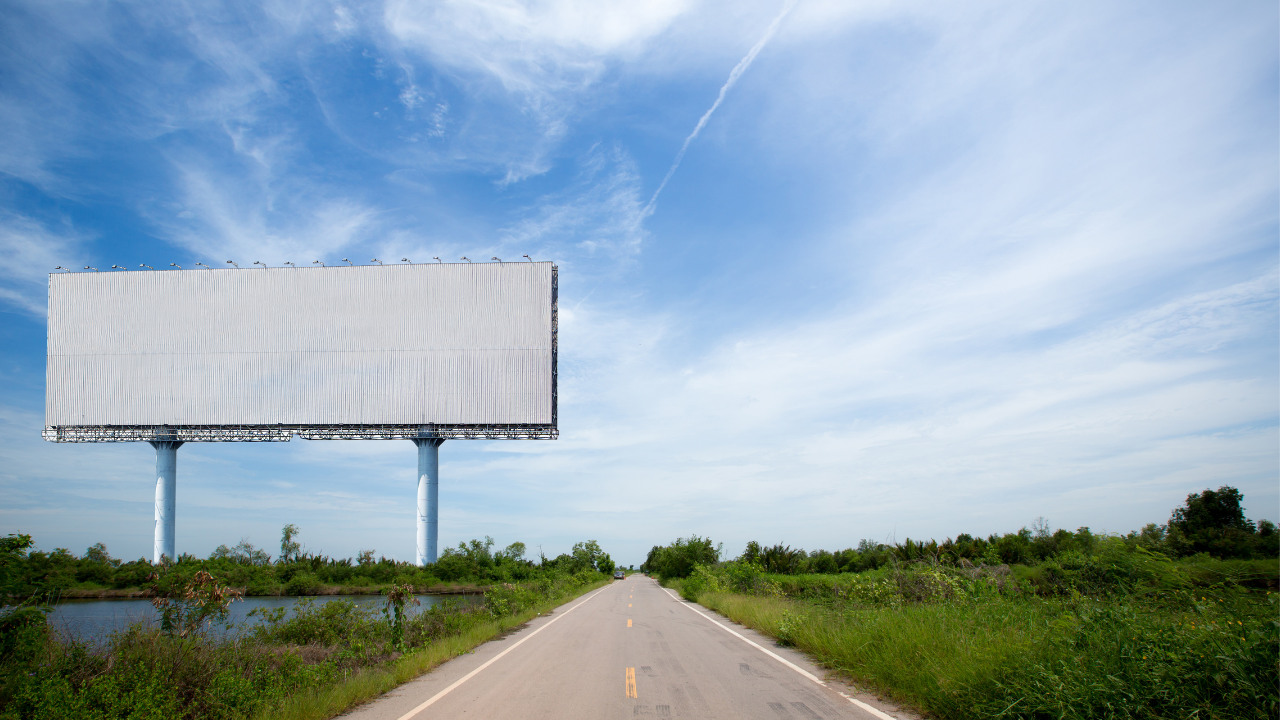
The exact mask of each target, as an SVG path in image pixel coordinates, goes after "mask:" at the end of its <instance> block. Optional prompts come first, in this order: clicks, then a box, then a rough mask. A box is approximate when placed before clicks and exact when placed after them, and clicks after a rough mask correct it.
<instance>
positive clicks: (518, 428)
mask: <svg viewBox="0 0 1280 720" xmlns="http://www.w3.org/2000/svg"><path fill="white" fill-rule="evenodd" d="M559 296H560V272H559V268H558V267H557V266H555V265H552V266H551V424H550V425H542V424H536V425H534V424H478V425H465V424H463V425H457V424H454V425H437V424H425V425H396V424H351V425H295V424H285V423H277V424H275V425H46V426H45V427H44V430H43V431H42V432H41V436H42V437H43V438H44V439H45V440H48V441H50V442H58V443H104V442H160V441H170V442H171V441H176V442H183V443H188V442H288V441H290V440H292V439H293V436H294V435H297V436H298V437H301V438H304V439H306V440H414V439H420V438H432V437H435V438H441V439H445V440H555V439H557V438H558V437H559V436H560V431H559V331H560V309H559V308H560V299H559Z"/></svg>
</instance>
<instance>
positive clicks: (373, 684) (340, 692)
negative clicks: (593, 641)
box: [255, 581, 610, 720]
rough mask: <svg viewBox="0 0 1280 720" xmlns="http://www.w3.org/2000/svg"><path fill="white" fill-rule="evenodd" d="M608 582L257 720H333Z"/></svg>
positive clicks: (309, 693)
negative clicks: (332, 718)
mask: <svg viewBox="0 0 1280 720" xmlns="http://www.w3.org/2000/svg"><path fill="white" fill-rule="evenodd" d="M609 582H610V581H598V582H595V583H591V584H589V585H586V586H582V587H581V588H579V589H577V590H576V591H575V592H573V593H572V594H570V595H565V596H560V597H557V598H555V599H554V600H550V601H544V602H542V603H539V604H538V605H536V606H534V607H532V608H529V609H526V610H523V611H520V612H519V613H518V614H516V615H514V616H507V617H502V618H499V619H497V620H492V621H489V622H485V623H482V624H480V625H477V626H475V627H472V628H469V629H467V630H466V631H464V632H462V633H461V634H459V635H453V636H450V637H446V638H443V639H441V640H439V641H437V642H435V643H432V644H431V645H429V646H427V647H425V648H423V649H422V650H419V651H418V652H414V653H410V654H408V655H406V656H404V657H402V658H400V659H399V660H397V661H396V662H394V663H392V664H390V665H388V666H385V667H378V668H372V669H367V670H363V671H361V672H358V673H355V674H353V675H351V676H349V677H347V678H344V679H343V680H341V681H339V682H335V683H332V684H329V685H325V686H323V687H319V688H314V689H309V690H304V691H302V692H298V693H295V694H293V695H291V696H289V697H287V698H285V699H284V700H282V701H281V702H279V703H277V704H275V705H273V706H271V707H269V708H266V709H264V710H263V711H261V712H259V713H258V714H257V715H256V716H255V720H326V719H327V718H331V717H335V716H337V715H339V714H341V713H343V712H345V711H346V710H348V709H350V708H352V707H354V706H356V705H359V704H361V703H364V702H368V701H369V700H372V699H374V698H376V697H378V696H379V695H382V694H383V693H385V692H387V691H388V690H391V689H392V688H394V687H396V686H398V685H401V684H403V683H405V682H408V681H410V680H413V679H414V678H416V677H418V676H420V675H423V674H424V673H427V672H429V671H431V670H432V669H433V668H435V667H437V666H438V665H440V664H441V663H444V662H446V661H448V660H450V659H452V658H454V657H457V656H458V655H462V654H463V653H466V652H469V651H471V650H472V649H474V648H475V647H476V646H478V645H481V644H483V643H485V642H488V641H489V640H492V639H493V638H495V637H498V636H499V635H502V634H503V633H506V632H508V631H510V630H512V629H514V628H517V627H520V626H521V625H523V624H525V623H527V622H529V621H530V620H532V619H534V618H536V617H538V616H539V615H541V614H542V613H544V612H547V611H548V610H551V609H553V608H554V607H556V606H557V605H560V604H562V603H563V602H565V601H566V600H568V599H571V597H577V596H581V595H585V594H586V593H589V592H591V591H592V590H595V589H597V588H599V587H602V586H604V585H607V584H608V583H609Z"/></svg>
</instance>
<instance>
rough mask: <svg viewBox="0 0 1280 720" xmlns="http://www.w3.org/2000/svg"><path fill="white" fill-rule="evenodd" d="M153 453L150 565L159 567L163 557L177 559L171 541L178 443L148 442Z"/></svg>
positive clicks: (175, 493) (176, 479)
mask: <svg viewBox="0 0 1280 720" xmlns="http://www.w3.org/2000/svg"><path fill="white" fill-rule="evenodd" d="M151 446H152V447H154V448H155V449H156V542H155V549H154V551H153V552H152V562H153V563H155V564H157V565H159V564H160V561H161V559H162V558H164V557H166V556H167V557H168V558H169V560H170V561H176V560H177V559H178V554H177V542H176V540H175V538H174V521H175V519H176V517H175V516H176V513H175V510H176V508H177V504H178V498H177V494H178V448H179V447H182V443H181V442H177V441H173V440H152V441H151Z"/></svg>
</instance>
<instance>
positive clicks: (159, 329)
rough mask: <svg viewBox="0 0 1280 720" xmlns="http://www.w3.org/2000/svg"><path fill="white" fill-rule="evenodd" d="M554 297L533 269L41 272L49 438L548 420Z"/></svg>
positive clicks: (541, 270)
mask: <svg viewBox="0 0 1280 720" xmlns="http://www.w3.org/2000/svg"><path fill="white" fill-rule="evenodd" d="M555 302H556V269H555V267H554V266H553V265H552V264H551V263H545V262H544V263H528V262H525V263H505V264H504V263H482V264H475V265H472V264H448V265H443V264H435V265H396V266H387V267H382V266H367V267H331V268H298V269H294V268H270V269H265V270H263V269H256V268H255V269H252V270H250V269H243V270H232V269H227V270H222V269H219V270H182V271H153V272H117V273H62V274H54V275H50V277H49V338H48V367H47V372H48V377H47V380H48V383H47V397H46V410H45V413H46V416H45V417H46V419H45V425H46V433H45V434H46V437H50V436H51V435H58V433H57V432H52V431H54V430H58V429H60V430H62V431H63V432H62V434H63V435H64V436H66V437H65V438H62V439H69V438H70V437H71V436H73V435H74V434H75V433H74V432H71V433H70V434H69V435H68V434H67V433H68V432H69V431H70V429H73V428H90V427H92V428H98V430H97V432H98V433H99V434H101V433H102V432H107V433H108V434H110V431H104V430H102V428H105V427H108V426H110V427H133V428H137V427H156V426H170V427H197V426H198V427H218V426H226V427H230V426H258V427H264V426H282V427H286V428H295V429H301V430H306V429H308V428H311V429H315V428H324V427H329V426H398V427H405V428H408V427H416V426H423V425H438V426H443V427H453V428H464V429H465V428H472V429H475V428H485V427H487V426H511V427H521V428H526V429H538V428H541V429H550V430H554V427H555V323H556V319H555V313H556V309H555ZM50 439H58V438H54V437H50ZM122 439H123V438H122ZM193 439H194V438H193ZM209 439H213V438H209Z"/></svg>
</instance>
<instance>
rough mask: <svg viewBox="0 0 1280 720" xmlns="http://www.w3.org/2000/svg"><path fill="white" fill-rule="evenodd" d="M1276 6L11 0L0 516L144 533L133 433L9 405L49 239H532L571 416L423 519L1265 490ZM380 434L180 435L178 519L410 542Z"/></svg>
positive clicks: (386, 543) (231, 538)
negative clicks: (125, 436) (281, 440)
mask: <svg viewBox="0 0 1280 720" xmlns="http://www.w3.org/2000/svg"><path fill="white" fill-rule="evenodd" d="M1277 21H1278V18H1277V8H1276V5H1275V3H1269V2H1241V3H1233V4H1231V5H1230V7H1226V6H1220V5H1212V4H1205V3H1193V2H1178V3H1171V2H1129V3H1109V2H1080V3H1035V2H972V3H959V4H957V3H916V2H864V3H856V2H849V1H847V0H838V1H835V2H822V1H819V0H800V1H799V2H796V3H794V4H788V3H783V2H777V1H771V2H755V1H754V0H747V1H745V2H733V3H718V4H711V3H696V2H691V1H685V0H659V1H656V2H652V3H646V4H640V3H628V2H592V1H588V0H581V1H578V0H544V1H542V2H528V3H525V2H516V1H514V0H489V1H488V2H483V3H463V2H437V3H414V2H407V1H400V2H385V3H368V4H364V5H347V4H342V3H336V2H313V3H300V4H299V3H274V2H264V3H250V2H242V3H235V2H226V3H217V2H213V3H204V2H186V3H129V2H118V3H94V2H82V3H72V2H44V1H42V2H9V3H6V10H5V12H4V13H3V14H2V16H0V130H2V131H3V135H4V137H5V139H6V140H5V142H4V143H3V144H0V251H3V254H4V256H5V258H6V259H7V262H6V273H5V274H4V276H3V277H0V312H2V313H3V324H2V328H3V329H2V332H3V339H4V342H3V344H2V347H3V349H2V350H0V353H2V356H0V372H2V373H3V382H4V386H5V387H6V389H7V392H6V393H5V394H4V396H3V398H0V461H2V467H0V496H2V497H3V498H4V500H3V502H2V503H0V522H2V523H3V528H4V530H3V531H4V532H15V531H21V532H27V533H31V534H33V535H34V536H35V538H36V541H37V543H38V545H39V546H40V547H41V548H44V549H52V548H53V547H59V546H61V547H68V548H71V549H72V550H74V551H76V552H81V551H83V549H84V548H85V547H87V546H88V545H90V544H91V543H94V542H98V541H101V542H105V543H106V544H107V546H108V548H109V549H110V551H111V552H112V553H113V554H115V555H117V556H123V557H128V558H134V557H140V556H144V555H146V556H149V555H150V547H151V533H152V516H151V515H152V495H153V482H154V481H153V477H152V473H153V468H154V452H153V451H152V449H151V448H150V447H149V446H147V445H144V444H112V445H99V446H90V445H55V444H52V443H46V442H44V441H42V440H41V439H40V428H41V425H42V422H43V396H44V331H45V307H46V274H47V273H48V272H49V271H50V270H52V268H53V267H54V266H55V265H63V266H71V267H75V268H80V267H83V266H85V265H91V266H95V267H98V268H102V269H106V268H107V267H109V266H110V265H112V264H121V265H126V266H130V267H136V266H137V265H138V264H139V263H147V264H149V265H152V266H157V267H160V266H165V267H167V265H168V263H171V262H173V263H178V264H179V265H185V266H187V267H192V264H193V263H195V262H203V263H206V264H210V265H223V264H224V261H225V260H227V259H228V258H231V259H234V260H237V261H238V262H240V263H241V265H242V266H251V263H252V262H253V261H255V260H261V261H264V262H268V263H270V264H272V265H278V264H280V263H283V262H284V261H292V262H294V263H297V264H299V265H302V264H304V263H305V264H310V263H311V262H312V261H313V260H322V261H325V262H327V263H330V264H332V263H336V262H340V259H341V258H343V257H349V258H351V259H352V260H355V261H357V262H360V263H366V262H367V261H368V259H369V258H372V257H378V258H382V259H384V260H385V259H396V260H398V259H399V258H401V257H409V258H410V259H412V260H414V261H420V260H422V261H425V260H429V259H430V258H431V257H433V256H437V255H438V256H440V257H442V258H445V259H456V258H458V257H461V256H463V255H466V256H468V257H472V258H488V257H490V256H495V255H496V256H499V257H504V258H518V257H519V256H521V255H523V254H525V253H528V254H530V255H531V256H532V257H533V258H535V259H551V260H554V261H556V262H557V263H558V264H559V265H560V277H561V294H560V308H561V323H562V325H561V335H560V343H561V345H560V347H561V355H560V362H561V365H560V378H561V384H560V387H561V395H560V403H561V405H560V429H561V438H560V439H559V440H557V441H554V442H500V441H493V442H489V441H454V442H447V443H445V445H444V446H443V447H442V448H441V542H442V543H443V544H455V543H457V542H458V541H461V540H466V539H469V538H473V537H482V536H484V535H491V536H493V537H494V538H495V539H496V540H497V542H498V543H499V544H500V545H506V544H508V543H510V542H512V541H516V540H520V541H523V542H525V543H527V544H528V545H529V546H530V547H531V549H532V550H533V551H534V552H535V553H536V552H537V548H538V547H541V548H542V551H543V552H545V553H547V554H548V555H555V554H558V553H560V552H565V551H567V550H568V549H569V547H570V545H571V544H572V543H573V542H575V541H578V540H584V539H588V538H593V539H597V540H599V541H600V543H601V545H602V546H603V547H604V548H605V550H607V551H609V552H610V553H612V554H613V556H614V557H615V559H617V560H619V561H622V562H624V563H637V564H638V563H639V562H640V561H641V560H643V558H644V553H645V552H646V551H647V549H648V548H649V547H650V546H651V545H653V544H658V543H666V542H669V541H671V540H673V539H674V538H676V537H677V536H682V535H687V534H689V533H697V534H700V535H710V536H711V537H712V538H713V539H714V540H715V541H717V542H724V544H725V548H726V550H727V551H728V552H729V553H730V554H731V555H736V554H737V553H738V552H740V551H741V549H742V547H743V545H744V544H745V543H746V542H747V541H748V540H752V539H755V540H759V541H761V542H767V543H773V542H785V543H788V544H791V545H793V546H801V547H805V548H809V549H813V548H818V547H825V548H828V549H837V548H842V547H848V546H853V545H856V544H857V542H858V540H859V539H861V538H870V539H875V540H881V541H884V540H892V539H895V538H896V539H897V540H899V541H900V540H902V539H904V538H906V537H912V538H921V537H936V538H939V539H940V538H942V537H946V536H954V535H955V534H957V533H960V532H969V533H974V534H976V533H988V532H1004V531H1012V530H1017V529H1018V528H1019V527H1022V526H1024V525H1030V524H1031V523H1032V522H1033V521H1034V520H1035V519H1036V518H1037V517H1041V516H1043V517H1044V518H1046V519H1047V520H1048V521H1049V523H1050V524H1051V525H1052V526H1053V527H1055V528H1058V527H1065V528H1068V529H1074V528H1076V527H1078V526H1086V525H1087V526H1090V527H1092V528H1093V529H1094V530H1095V531H1102V530H1106V531H1113V532H1126V531H1129V530H1131V529H1135V528H1138V527H1141V526H1142V525H1143V524H1145V523H1148V522H1164V521H1165V520H1167V518H1168V515H1169V512H1170V510H1171V509H1172V508H1173V507H1175V506H1177V505H1179V504H1180V503H1181V501H1182V500H1183V498H1185V496H1186V494H1187V493H1189V492H1193V491H1198V490H1201V489H1204V488H1205V487H1215V488H1216V487H1218V486H1219V485H1222V484H1230V485H1234V486H1236V487H1238V488H1240V489H1241V490H1242V491H1243V492H1244V494H1245V497H1246V502H1247V514H1248V515H1249V517H1251V518H1254V519H1260V518H1269V519H1271V520H1276V519H1278V516H1280V486H1278V483H1277V471H1278V468H1280V435H1278V434H1277V430H1278V422H1277V421H1278V416H1280V399H1278V398H1280V392H1278V388H1277V378H1278V376H1280V372H1278V371H1280V364H1278V357H1277V354H1278V348H1280V343H1278V342H1277V339H1278V337H1280V332H1278V331H1280V328H1278V327H1277V321H1278V319H1280V313H1278V312H1277V310H1278V305H1277V301H1278V293H1280V272H1278V270H1280V258H1278V257H1277V215H1278V211H1280V202H1278V200H1277V198H1278V197H1280V195H1278V191H1280V178H1278V175H1280V173H1278V170H1277V168H1278V163H1277V159H1278V158H1280V148H1278V147H1277V120H1278V119H1280V107H1278V96H1280V92H1278V91H1277V87H1278V85H1280V74H1278V72H1277V70H1278V67H1280V49H1278V42H1280V41H1278V40H1277V35H1276V32H1275V28H1276V27H1277ZM753 53H754V54H753ZM718 99H719V100H718ZM717 102H718V104H717ZM713 108H714V112H712V113H711V114H710V115H707V113H708V111H709V110H711V109H713ZM695 128H697V132H696V135H695ZM682 147H684V148H686V150H685V152H684V154H683V156H682V157H681V161H680V164H679V166H678V167H676V168H675V170H674V172H671V171H672V168H673V163H674V162H675V161H676V159H677V157H678V156H679V153H680V152H681V148H682ZM668 174H670V177H669V180H668V181H667V183H666V184H665V186H664V185H662V183H663V180H664V178H666V177H667V176H668ZM660 187H661V192H660V193H658V190H659V188H660ZM655 193H657V194H656V197H655ZM269 321H270V313H269V310H267V309H264V313H263V315H262V316H261V317H246V318H244V319H243V322H244V323H246V324H250V323H260V322H269ZM414 458H415V450H414V447H413V445H412V444H410V443H408V442H360V443H357V442H306V441H301V440H294V441H293V442H290V443H287V444H274V443H273V444H262V445H258V444H249V443H245V444H236V443H224V444H201V445H187V446H185V447H183V449H182V450H181V451H180V452H179V485H178V532H177V537H178V550H179V551H180V552H193V553H196V554H200V555H204V554H207V553H209V552H210V551H211V550H212V549H213V548H214V547H216V546H217V545H218V544H220V543H227V544H232V543H234V542H236V541H238V540H239V539H241V538H245V537H247V538H248V539H249V540H250V541H251V542H254V543H256V544H258V545H261V546H267V547H268V548H274V546H276V545H277V544H278V538H279V528H280V527H281V526H282V525H283V524H284V523H286V522H292V523H295V524H297V525H299V526H300V527H301V528H302V531H303V533H302V537H301V539H302V541H303V542H304V543H305V544H306V545H307V547H308V548H309V549H311V550H313V551H323V552H326V553H330V554H336V555H340V556H349V555H353V554H355V553H356V552H357V551H359V550H361V549H366V548H372V549H375V550H376V551H377V552H378V553H379V554H386V555H388V556H391V557H397V558H400V559H412V556H413V542H414V531H413V507H414V498H415V496H416V494H415V477H414V475H415V467H416V465H415V459H414Z"/></svg>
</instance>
